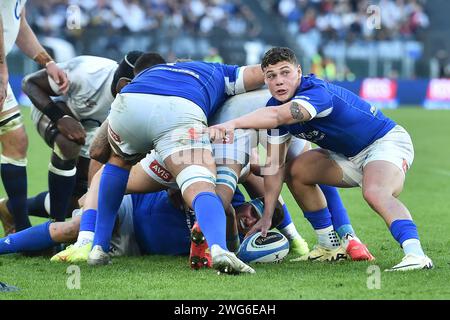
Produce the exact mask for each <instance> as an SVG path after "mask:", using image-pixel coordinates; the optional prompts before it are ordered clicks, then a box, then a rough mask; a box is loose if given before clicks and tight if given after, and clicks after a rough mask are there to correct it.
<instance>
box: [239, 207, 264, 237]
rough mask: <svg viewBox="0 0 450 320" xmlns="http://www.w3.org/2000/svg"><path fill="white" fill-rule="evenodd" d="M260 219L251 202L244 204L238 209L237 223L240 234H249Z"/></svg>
mask: <svg viewBox="0 0 450 320" xmlns="http://www.w3.org/2000/svg"><path fill="white" fill-rule="evenodd" d="M258 220H259V216H258V214H257V213H256V212H255V208H253V206H252V205H251V204H244V205H242V206H240V207H239V208H237V209H236V223H237V228H238V232H239V233H240V234H243V235H245V234H247V232H248V231H249V230H250V229H251V228H252V227H253V226H254V225H255V223H256V222H257V221H258Z"/></svg>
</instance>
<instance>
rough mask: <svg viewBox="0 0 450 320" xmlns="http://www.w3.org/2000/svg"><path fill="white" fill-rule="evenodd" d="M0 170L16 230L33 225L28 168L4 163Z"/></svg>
mask: <svg viewBox="0 0 450 320" xmlns="http://www.w3.org/2000/svg"><path fill="white" fill-rule="evenodd" d="M0 171H1V176H2V181H3V186H4V187H5V191H6V194H7V195H8V198H9V200H8V203H9V206H8V207H9V209H10V212H11V214H12V215H13V216H14V223H15V225H16V231H20V230H24V229H26V228H29V227H31V223H30V219H29V218H28V209H27V168H26V167H23V166H16V165H13V164H10V163H2V164H1V169H0Z"/></svg>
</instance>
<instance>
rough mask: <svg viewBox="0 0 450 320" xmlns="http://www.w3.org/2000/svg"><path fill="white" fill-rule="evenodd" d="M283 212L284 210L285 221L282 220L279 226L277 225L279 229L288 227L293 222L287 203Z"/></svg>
mask: <svg viewBox="0 0 450 320" xmlns="http://www.w3.org/2000/svg"><path fill="white" fill-rule="evenodd" d="M283 212H284V218H283V221H281V223H280V224H279V225H278V227H277V229H278V230H280V229H283V228H286V227H287V226H288V225H290V224H291V223H292V218H291V215H290V213H289V211H288V208H287V206H286V204H283Z"/></svg>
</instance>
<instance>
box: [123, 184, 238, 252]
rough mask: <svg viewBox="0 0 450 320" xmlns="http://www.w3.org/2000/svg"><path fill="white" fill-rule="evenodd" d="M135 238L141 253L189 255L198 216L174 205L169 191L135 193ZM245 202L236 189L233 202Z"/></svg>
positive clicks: (133, 199)
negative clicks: (168, 193)
mask: <svg viewBox="0 0 450 320" xmlns="http://www.w3.org/2000/svg"><path fill="white" fill-rule="evenodd" d="M131 197H132V201H133V225H134V232H135V238H136V241H137V243H138V246H139V248H140V250H141V253H142V254H159V255H188V254H189V249H190V246H191V240H190V235H191V230H190V227H191V226H193V225H194V222H195V216H191V215H189V214H186V213H185V212H183V211H181V210H179V209H177V208H175V207H174V206H173V205H172V203H171V202H170V199H169V196H168V195H167V192H166V191H160V192H155V193H145V194H132V195H131ZM244 202H245V199H244V196H243V194H242V193H241V192H240V190H239V189H236V193H235V194H234V197H233V200H232V205H233V206H234V207H238V206H240V205H242V204H243V203H244ZM188 220H189V221H188Z"/></svg>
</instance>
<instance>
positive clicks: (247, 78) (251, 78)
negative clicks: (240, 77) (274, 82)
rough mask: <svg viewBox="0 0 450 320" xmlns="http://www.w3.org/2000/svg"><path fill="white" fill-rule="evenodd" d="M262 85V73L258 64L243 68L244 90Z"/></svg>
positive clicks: (250, 89)
mask: <svg viewBox="0 0 450 320" xmlns="http://www.w3.org/2000/svg"><path fill="white" fill-rule="evenodd" d="M263 85H264V74H263V72H262V69H261V65H260V64H256V65H251V66H246V67H245V69H244V88H245V91H246V92H247V91H252V90H255V89H258V88H261V86H263Z"/></svg>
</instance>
